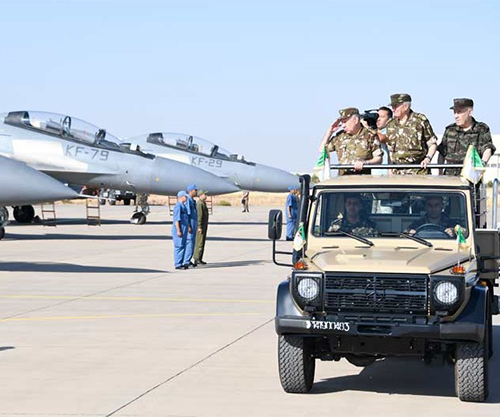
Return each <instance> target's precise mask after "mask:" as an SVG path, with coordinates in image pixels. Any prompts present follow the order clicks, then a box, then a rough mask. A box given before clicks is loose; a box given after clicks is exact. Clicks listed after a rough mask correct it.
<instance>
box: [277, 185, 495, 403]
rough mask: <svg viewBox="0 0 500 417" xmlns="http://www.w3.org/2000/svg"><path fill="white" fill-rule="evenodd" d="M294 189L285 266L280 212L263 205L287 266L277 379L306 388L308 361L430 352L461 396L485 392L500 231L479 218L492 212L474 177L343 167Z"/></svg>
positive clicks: (280, 295) (310, 377)
mask: <svg viewBox="0 0 500 417" xmlns="http://www.w3.org/2000/svg"><path fill="white" fill-rule="evenodd" d="M495 185H497V183H495ZM494 192H495V194H494V196H493V197H494V204H493V209H494V210H496V196H497V195H498V189H497V188H495V190H494ZM301 196H302V197H301V200H300V207H299V221H298V224H299V225H303V230H304V234H305V242H302V243H304V246H303V247H302V248H301V249H300V250H299V251H297V252H296V251H294V253H293V258H294V262H293V263H292V264H286V263H282V262H279V261H278V260H277V256H276V255H285V254H287V255H288V254H290V255H291V253H290V252H286V251H278V250H277V243H276V241H277V240H279V239H280V237H281V229H282V218H283V217H282V216H283V215H282V213H281V211H279V210H271V212H270V213H269V226H268V229H269V230H268V232H269V238H270V239H272V240H273V260H274V262H275V263H276V264H278V265H283V266H292V268H293V269H292V272H291V274H290V275H289V277H288V279H287V280H285V281H283V282H282V283H281V284H280V285H279V287H278V292H277V309H276V319H275V326H276V332H277V333H278V336H279V343H278V352H279V374H280V379H281V385H282V387H283V389H284V390H285V391H286V392H289V393H307V392H309V391H310V390H311V388H312V386H313V382H314V371H315V362H316V360H317V359H319V360H322V361H332V360H333V361H339V360H340V359H341V358H345V359H346V360H348V361H349V362H350V363H352V364H354V365H356V366H362V367H364V366H369V365H370V364H372V363H374V362H375V361H378V360H382V359H384V358H386V357H390V356H407V357H415V358H419V359H421V360H424V361H425V362H430V361H432V360H433V358H434V357H440V358H442V359H445V360H443V363H444V362H448V363H451V364H453V365H454V367H455V391H456V394H457V396H458V397H459V398H460V400H462V401H472V402H482V401H485V400H486V398H487V396H488V360H489V358H491V356H492V355H493V343H492V341H493V339H492V315H494V314H498V310H499V307H498V304H499V299H498V296H496V295H494V287H497V286H498V284H497V279H498V276H499V272H498V269H499V264H498V259H499V256H500V238H499V231H498V230H497V229H496V228H495V229H488V228H486V220H487V216H490V215H491V214H493V218H494V219H495V220H494V221H495V223H494V224H495V225H496V211H495V212H494V213H487V210H486V202H487V201H486V196H485V191H484V187H481V186H476V185H472V184H470V183H469V182H467V181H466V180H463V179H461V178H455V177H444V176H430V175H429V176H423V175H415V176H402V175H395V176H370V175H348V176H347V175H346V176H340V177H336V178H332V179H330V180H327V181H325V182H321V183H319V184H316V185H314V186H313V187H310V177H309V176H308V175H305V176H302V177H301ZM354 206H357V207H354ZM353 207H354V209H353ZM356 210H357V211H356ZM438 218H439V219H438ZM490 223H491V221H490ZM299 229H300V226H299ZM298 234H300V233H298ZM457 235H458V237H457ZM299 240H300V239H299ZM299 243H301V242H296V245H297V244H299ZM394 383H397V381H394Z"/></svg>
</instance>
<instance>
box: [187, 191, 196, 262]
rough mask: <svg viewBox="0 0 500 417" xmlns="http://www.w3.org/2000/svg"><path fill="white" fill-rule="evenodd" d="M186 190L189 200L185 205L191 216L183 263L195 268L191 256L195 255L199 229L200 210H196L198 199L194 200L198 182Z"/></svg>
mask: <svg viewBox="0 0 500 417" xmlns="http://www.w3.org/2000/svg"><path fill="white" fill-rule="evenodd" d="M186 191H187V201H186V203H185V206H186V209H187V214H188V218H189V227H188V236H187V242H186V251H185V252H184V261H183V265H184V267H186V268H190V267H192V268H194V267H196V265H195V264H194V263H193V262H191V258H192V257H193V253H194V245H195V243H196V231H197V230H198V211H197V210H196V201H194V197H196V195H197V194H198V187H197V186H196V184H191V185H188V187H187V189H186Z"/></svg>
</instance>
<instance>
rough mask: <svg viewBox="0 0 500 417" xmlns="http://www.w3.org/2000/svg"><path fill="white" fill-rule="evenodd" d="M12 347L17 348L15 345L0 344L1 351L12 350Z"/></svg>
mask: <svg viewBox="0 0 500 417" xmlns="http://www.w3.org/2000/svg"><path fill="white" fill-rule="evenodd" d="M11 349H15V347H14V346H0V352H2V351H4V350H11Z"/></svg>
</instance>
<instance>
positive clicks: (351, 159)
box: [326, 108, 382, 175]
mask: <svg viewBox="0 0 500 417" xmlns="http://www.w3.org/2000/svg"><path fill="white" fill-rule="evenodd" d="M353 115H359V111H358V109H355V108H348V109H343V110H340V117H341V118H346V117H351V116H353ZM326 146H327V149H328V151H329V152H333V151H336V152H337V157H338V161H339V164H340V165H351V164H354V163H355V162H356V161H367V160H369V159H372V158H374V157H376V156H378V155H382V151H381V150H380V144H379V141H378V136H377V133H376V132H375V131H373V130H370V129H367V128H365V127H364V126H361V129H360V130H359V132H358V133H356V134H354V135H350V134H348V133H347V132H344V131H342V132H339V133H337V134H336V135H334V136H333V137H332V138H331V139H330V140H329V142H328V143H327V145H326ZM369 173H370V171H369V170H366V169H365V170H362V171H354V170H349V171H346V170H341V171H340V172H339V175H349V174H369Z"/></svg>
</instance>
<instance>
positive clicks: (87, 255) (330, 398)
mask: <svg viewBox="0 0 500 417" xmlns="http://www.w3.org/2000/svg"><path fill="white" fill-rule="evenodd" d="M251 210H252V211H251V212H250V213H249V214H247V213H241V211H240V209H239V208H237V207H215V213H214V215H213V216H212V217H211V224H210V226H209V239H208V242H207V248H206V255H205V260H206V261H207V262H208V263H209V264H208V265H207V266H206V267H199V268H197V269H191V270H187V271H176V270H175V269H174V268H173V256H172V240H171V222H170V221H171V218H170V217H169V216H168V213H167V209H166V208H164V207H153V208H152V213H151V215H150V216H149V219H148V223H147V224H146V225H143V226H137V225H131V224H129V223H128V219H129V217H130V214H131V211H132V210H131V208H130V207H123V206H115V207H109V206H104V207H103V210H102V217H103V219H104V221H103V225H102V226H101V227H89V226H87V225H86V222H85V221H84V220H82V218H83V217H84V215H85V207H83V206H81V205H59V206H57V213H58V217H60V218H61V220H60V221H59V223H58V226H57V227H56V228H53V227H50V228H49V227H43V226H41V225H28V226H21V225H13V226H10V227H8V228H7V234H6V237H5V239H4V240H2V241H0V370H1V377H2V384H1V388H0V416H25V417H27V416H33V417H35V416H36V417H41V416H57V417H62V416H67V417H69V416H72V417H75V416H85V417H91V416H92V417H94V416H120V417H132V416H147V417H156V416H162V417H163V416H176V417H180V416H182V417H188V416H287V417H288V416H305V415H321V416H327V415H334V416H384V417H386V416H403V415H405V416H419V417H420V416H422V415H425V416H434V415H439V416H440V417H443V416H453V417H457V416H497V415H498V414H499V413H500V375H499V374H500V320H499V317H498V316H496V317H495V318H494V323H495V329H494V338H495V347H496V351H497V355H496V356H495V357H494V358H493V359H492V361H491V362H490V391H491V392H490V398H489V400H488V402H487V403H485V404H468V403H462V402H460V401H459V400H458V399H457V398H456V397H455V394H454V386H453V368H452V367H450V366H448V365H442V364H438V363H432V364H430V365H424V364H423V363H422V362H420V361H418V360H407V359H387V360H382V361H379V362H376V363H375V364H373V365H372V366H369V367H367V368H357V367H355V366H353V365H351V364H349V363H348V362H347V361H345V360H341V361H340V362H319V361H318V362H317V365H316V378H315V385H314V387H313V389H312V391H311V393H310V394H307V395H291V394H286V393H284V392H283V390H282V389H281V386H280V383H279V377H278V366H277V336H276V334H275V331H274V323H273V318H274V308H275V302H274V298H275V292H276V287H277V284H278V283H279V282H280V281H282V280H283V279H285V278H286V275H287V274H288V273H289V270H288V269H287V268H282V267H277V266H275V265H274V264H273V263H272V261H271V243H270V242H269V241H268V240H267V224H266V222H267V212H268V209H265V208H255V209H252V208H251ZM281 245H282V247H283V249H284V250H286V249H287V248H288V244H287V243H285V242H282V243H281Z"/></svg>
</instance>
